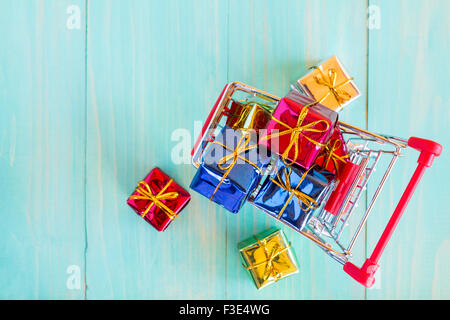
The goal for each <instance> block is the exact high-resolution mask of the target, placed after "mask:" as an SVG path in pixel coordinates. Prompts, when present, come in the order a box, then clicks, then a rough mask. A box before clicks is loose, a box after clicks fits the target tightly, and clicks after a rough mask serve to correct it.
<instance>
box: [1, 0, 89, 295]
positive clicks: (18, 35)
mask: <svg viewBox="0 0 450 320" xmlns="http://www.w3.org/2000/svg"><path fill="white" fill-rule="evenodd" d="M71 4H72V5H77V6H78V7H79V8H80V15H81V19H82V20H81V21H82V22H83V23H84V21H85V17H84V11H85V10H84V1H2V2H1V3H0V30H1V36H0V39H1V45H2V50H0V110H1V116H0V166H1V170H0V181H1V184H0V190H1V192H0V194H1V196H0V207H1V210H0V216H1V221H2V223H1V224H0V235H1V240H0V298H2V299H54V298H59V299H63V298H70V299H80V298H83V297H84V292H83V290H82V287H81V288H80V290H78V289H75V290H69V289H68V287H67V286H66V279H67V277H68V274H67V273H66V271H67V268H68V267H69V266H71V265H74V266H76V267H75V268H78V270H79V271H80V277H81V278H80V283H81V285H82V284H83V281H84V249H85V241H84V240H85V233H84V231H85V221H84V197H85V184H84V183H85V181H84V178H85V175H84V167H85V162H84V147H85V141H86V139H85V134H84V132H85V130H84V127H85V114H86V113H85V104H84V100H85V82H84V65H85V38H84V36H85V32H84V28H80V29H72V30H70V29H68V28H67V27H66V19H67V17H68V15H67V14H66V9H67V7H68V6H69V5H71ZM81 27H82V25H81Z"/></svg>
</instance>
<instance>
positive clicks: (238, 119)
mask: <svg viewBox="0 0 450 320" xmlns="http://www.w3.org/2000/svg"><path fill="white" fill-rule="evenodd" d="M273 110H274V108H273V107H269V106H265V105H262V104H261V103H258V102H251V101H250V102H245V103H244V102H237V101H233V102H232V103H231V106H230V108H229V111H228V112H227V114H228V117H227V122H226V124H227V125H228V126H229V127H231V128H233V129H244V130H255V131H256V133H259V130H260V129H265V128H266V126H267V124H268V123H269V121H270V118H271V114H272V112H273Z"/></svg>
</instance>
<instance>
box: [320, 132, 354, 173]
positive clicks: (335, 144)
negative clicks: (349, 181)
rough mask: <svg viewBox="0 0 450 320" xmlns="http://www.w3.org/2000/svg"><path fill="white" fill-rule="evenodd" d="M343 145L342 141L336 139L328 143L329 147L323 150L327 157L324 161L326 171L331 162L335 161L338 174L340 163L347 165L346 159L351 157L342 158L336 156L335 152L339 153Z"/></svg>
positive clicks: (344, 156)
mask: <svg viewBox="0 0 450 320" xmlns="http://www.w3.org/2000/svg"><path fill="white" fill-rule="evenodd" d="M341 145H342V142H341V140H339V139H334V140H332V141H330V142H329V143H327V145H326V146H325V148H324V150H323V155H324V156H325V158H324V161H323V166H322V167H323V168H324V169H326V168H327V167H328V164H329V163H330V161H333V165H334V168H335V169H336V173H338V171H339V165H338V161H341V162H343V163H346V161H345V159H346V158H348V157H349V155H348V154H346V155H343V156H340V155H338V154H336V152H335V151H337V150H338V149H339V148H340V147H341Z"/></svg>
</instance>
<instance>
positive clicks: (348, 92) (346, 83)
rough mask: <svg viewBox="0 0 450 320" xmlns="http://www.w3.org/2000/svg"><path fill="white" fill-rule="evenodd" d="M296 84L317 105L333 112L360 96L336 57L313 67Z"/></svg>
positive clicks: (351, 79)
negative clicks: (319, 104) (317, 103)
mask: <svg viewBox="0 0 450 320" xmlns="http://www.w3.org/2000/svg"><path fill="white" fill-rule="evenodd" d="M297 83H298V85H299V86H300V87H301V88H302V89H303V90H304V91H306V92H307V93H308V94H310V95H311V96H312V97H314V99H315V100H317V101H318V102H319V103H321V104H322V105H324V106H326V107H328V108H330V109H331V110H335V111H340V110H341V109H342V108H343V107H344V106H345V105H347V104H348V103H350V102H351V101H353V100H354V99H356V98H357V97H359V96H360V92H359V90H358V88H357V87H356V85H355V83H354V81H353V78H351V77H350V76H349V75H348V74H347V72H346V70H345V69H344V67H343V66H342V64H341V62H340V61H339V59H338V58H337V56H332V57H331V58H330V59H328V60H327V61H325V62H324V63H322V64H321V65H319V66H318V67H314V68H313V70H312V71H311V72H310V73H308V74H307V75H305V76H304V77H303V78H301V79H299V80H298V81H297Z"/></svg>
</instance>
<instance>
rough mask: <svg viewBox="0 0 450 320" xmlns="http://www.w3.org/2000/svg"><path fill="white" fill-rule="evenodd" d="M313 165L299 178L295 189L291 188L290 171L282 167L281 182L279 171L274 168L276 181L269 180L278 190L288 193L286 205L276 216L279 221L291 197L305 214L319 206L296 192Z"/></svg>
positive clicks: (305, 195)
mask: <svg viewBox="0 0 450 320" xmlns="http://www.w3.org/2000/svg"><path fill="white" fill-rule="evenodd" d="M314 166H315V165H313V166H312V167H310V168H309V169H308V170H306V171H305V172H304V173H303V175H302V177H301V178H300V180H299V182H298V184H297V186H296V187H295V188H292V186H291V173H292V169H291V168H290V167H287V166H286V167H284V176H285V180H286V181H285V182H283V180H282V179H281V177H280V174H279V171H278V169H277V168H276V167H275V172H276V174H277V179H278V181H277V180H275V179H272V178H270V180H271V181H272V182H273V183H275V184H276V185H277V186H279V187H280V188H283V189H284V190H286V191H288V192H289V193H290V195H289V197H288V199H287V200H286V203H285V204H284V206H283V208H282V209H281V210H280V213H279V214H278V216H277V218H278V219H280V218H281V216H282V215H283V212H284V210H285V209H286V207H287V206H288V205H289V203H290V202H291V200H292V197H293V196H295V197H296V198H297V201H298V205H299V206H300V208H302V209H303V210H304V211H305V212H309V210H311V209H316V208H318V207H319V206H318V205H317V202H316V201H315V200H314V199H313V198H311V197H310V196H308V195H307V194H305V193H303V192H301V191H300V190H297V188H298V187H299V186H300V185H301V183H302V182H303V180H305V178H306V176H307V175H308V173H309V171H310V170H311V169H312V168H314ZM302 203H303V204H305V205H306V209H304V207H303V206H302Z"/></svg>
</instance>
